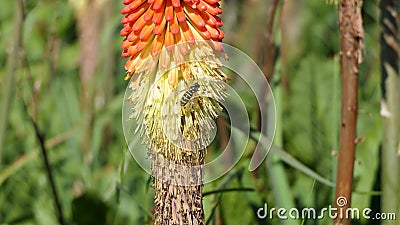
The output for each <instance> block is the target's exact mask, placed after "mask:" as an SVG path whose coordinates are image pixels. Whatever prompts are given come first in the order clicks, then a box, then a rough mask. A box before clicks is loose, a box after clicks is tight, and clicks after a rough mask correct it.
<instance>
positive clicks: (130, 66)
mask: <svg viewBox="0 0 400 225" xmlns="http://www.w3.org/2000/svg"><path fill="white" fill-rule="evenodd" d="M218 1H219V0H184V1H180V0H124V4H125V5H126V6H125V7H124V8H123V9H122V10H121V13H122V14H125V16H124V18H123V19H122V24H123V25H124V27H123V29H122V30H121V35H122V36H125V39H124V41H123V42H122V48H123V49H124V50H123V52H122V56H124V57H127V58H128V61H127V63H126V65H125V69H126V70H127V76H126V78H125V79H126V80H127V79H130V84H129V88H131V89H132V95H131V96H130V97H129V99H128V101H129V102H130V103H131V104H132V111H133V113H132V116H131V117H132V118H135V119H136V120H137V122H138V125H139V126H138V130H137V131H139V134H140V135H141V136H142V137H143V140H144V142H145V143H146V144H147V146H148V154H149V158H150V160H151V171H152V177H153V186H154V188H155V199H154V204H155V213H154V214H155V215H154V216H155V218H154V219H155V224H157V225H161V224H204V211H203V203H202V198H203V195H202V188H203V177H204V171H203V165H204V156H205V149H206V147H207V146H208V144H209V143H210V142H211V140H212V138H213V132H212V131H213V130H214V129H215V127H214V123H213V120H214V119H216V117H217V116H218V111H220V110H222V108H221V106H220V105H219V103H218V102H220V101H223V100H224V98H225V97H226V96H227V93H226V90H225V85H224V83H225V82H226V80H227V79H228V78H227V76H226V75H225V74H224V73H223V72H222V71H221V70H220V68H221V66H222V64H221V61H220V60H219V58H220V57H221V56H223V52H222V44H221V40H222V38H223V37H224V33H223V32H222V31H221V30H220V29H219V28H220V27H221V26H222V21H221V19H220V18H219V17H218V16H217V15H218V14H220V13H221V12H222V10H221V9H220V8H219V3H218Z"/></svg>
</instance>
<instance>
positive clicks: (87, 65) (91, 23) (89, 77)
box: [71, 0, 101, 167]
mask: <svg viewBox="0 0 400 225" xmlns="http://www.w3.org/2000/svg"><path fill="white" fill-rule="evenodd" d="M71 2H72V3H73V4H76V7H77V12H76V14H77V23H78V35H79V44H80V46H81V48H80V53H79V57H80V61H79V62H80V65H79V77H80V82H81V99H80V100H81V108H82V115H83V120H84V122H83V123H84V126H83V135H82V144H81V148H82V154H83V156H84V159H85V163H87V165H88V166H89V167H90V165H91V163H92V158H93V156H92V154H93V153H92V151H91V150H92V146H91V145H92V144H91V143H92V136H93V127H94V120H95V118H94V117H95V112H94V92H95V86H96V85H95V81H97V80H96V79H94V75H95V73H96V68H97V62H98V55H99V54H98V51H99V34H100V18H101V17H100V15H101V14H100V9H101V5H100V3H99V1H96V0H93V1H89V0H85V1H83V3H82V4H79V3H77V2H80V1H71Z"/></svg>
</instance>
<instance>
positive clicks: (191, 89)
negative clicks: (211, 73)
mask: <svg viewBox="0 0 400 225" xmlns="http://www.w3.org/2000/svg"><path fill="white" fill-rule="evenodd" d="M199 88H200V84H199V83H195V84H193V85H192V86H190V87H189V90H187V91H186V92H185V93H184V94H183V96H182V98H181V102H180V103H181V106H185V105H186V104H188V102H189V101H190V99H191V98H192V97H193V95H194V94H195V93H196V92H197V91H198V90H199Z"/></svg>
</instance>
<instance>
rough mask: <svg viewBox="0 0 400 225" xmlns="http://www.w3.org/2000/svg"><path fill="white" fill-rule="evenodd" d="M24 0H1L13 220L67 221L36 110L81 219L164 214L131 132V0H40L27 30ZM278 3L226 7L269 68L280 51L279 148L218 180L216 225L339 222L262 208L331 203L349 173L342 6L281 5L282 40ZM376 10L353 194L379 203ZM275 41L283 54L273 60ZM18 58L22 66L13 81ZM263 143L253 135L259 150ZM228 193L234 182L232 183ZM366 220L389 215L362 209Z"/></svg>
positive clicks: (1, 71)
mask: <svg viewBox="0 0 400 225" xmlns="http://www.w3.org/2000/svg"><path fill="white" fill-rule="evenodd" d="M17 2H18V1H17V0H1V4H0V5H1V7H0V46H1V49H3V51H0V89H1V93H2V95H1V100H2V103H4V102H5V101H6V98H7V99H8V100H9V101H10V104H9V107H8V110H5V111H6V112H7V111H8V113H7V114H2V118H0V123H3V124H5V125H6V127H5V134H4V136H3V140H2V142H1V143H0V144H1V145H2V148H1V151H0V224H10V225H14V224H15V225H17V224H20V225H22V224H24V225H28V224H42V225H48V224H49V225H53V224H57V223H58V222H57V213H56V207H55V205H54V199H53V195H52V192H51V188H50V184H49V181H48V179H47V175H46V170H45V166H44V163H43V157H42V155H41V151H40V147H39V144H38V141H37V138H36V135H35V131H34V129H33V126H32V123H31V121H30V119H29V118H30V117H32V118H33V119H34V120H35V121H37V124H38V126H39V129H40V130H41V131H42V133H43V134H44V137H45V140H46V145H47V148H48V154H49V159H50V165H51V169H52V172H53V175H54V178H55V183H56V188H57V191H58V194H59V196H60V202H61V206H62V211H63V213H64V216H65V218H66V221H67V223H68V224H76V225H89V224H93V225H95V224H96V225H101V224H135V225H136V224H150V223H151V211H152V208H153V206H152V201H153V193H152V188H151V185H150V184H151V182H150V176H149V175H148V174H147V173H146V172H144V170H142V169H141V168H140V166H139V165H137V163H136V162H135V161H134V160H133V159H132V157H131V155H130V153H129V151H128V148H127V145H126V142H125V138H124V134H123V130H122V122H121V120H122V119H121V113H122V105H123V101H124V92H125V88H126V86H127V84H128V82H126V81H124V80H123V78H124V75H125V71H124V63H125V60H126V59H123V58H121V57H120V52H121V48H120V43H121V41H122V38H121V37H120V36H119V30H120V29H121V27H122V26H121V25H120V20H121V18H122V16H121V15H120V14H119V10H120V9H121V8H122V1H119V0H93V1H83V0H69V1H68V0H26V1H25V6H24V11H25V15H24V19H23V21H22V22H21V23H20V25H21V26H18V22H16V21H17V18H18V16H17V15H18V14H17V13H16V8H17V6H16V4H17ZM271 2H272V1H265V0H249V1H244V0H224V1H222V3H221V5H222V8H223V10H224V13H223V14H222V16H221V17H222V19H223V21H224V26H223V30H224V31H225V39H224V42H226V43H228V44H231V45H233V46H235V47H237V48H239V49H241V50H242V51H244V52H245V53H247V54H248V55H249V56H250V57H251V58H252V59H253V60H254V61H255V62H256V63H257V64H259V65H260V67H261V68H263V67H264V68H265V64H266V61H268V60H270V61H272V64H273V68H274V69H273V70H272V73H271V74H270V76H271V77H272V79H271V88H272V90H273V93H274V95H275V101H276V105H277V114H276V115H277V131H276V136H275V140H274V141H275V146H276V147H275V148H276V151H273V152H271V153H270V155H269V157H268V159H267V160H266V161H265V162H264V164H263V165H262V166H261V167H260V168H259V169H258V170H257V173H251V172H249V171H248V170H247V168H248V165H249V161H250V158H249V157H243V159H242V160H241V161H240V162H239V163H238V164H237V165H236V166H235V167H234V168H233V170H232V171H230V172H229V173H228V174H226V175H225V176H224V177H222V178H220V179H218V180H216V181H214V182H212V183H209V184H206V185H205V188H204V189H205V197H204V201H205V203H204V208H205V212H206V218H207V221H208V223H209V224H215V225H223V224H224V225H225V224H228V225H236V224H241V225H245V224H248V225H252V224H329V223H331V220H330V219H329V218H328V217H326V218H325V219H321V220H317V221H313V220H304V221H303V220H283V221H282V220H278V219H276V218H275V219H272V220H269V219H268V220H267V219H264V220H260V219H257V214H256V212H257V209H258V208H260V207H263V206H264V203H268V207H287V208H289V207H296V208H299V209H302V208H304V207H315V208H316V209H317V210H319V209H321V208H324V207H328V205H330V204H333V202H334V187H333V186H332V183H331V182H334V179H335V177H336V175H335V173H336V167H335V165H336V158H337V156H336V152H337V150H338V136H339V125H340V122H339V121H340V68H339V55H338V52H339V47H340V46H339V45H340V40H339V33H338V22H337V8H336V6H335V5H332V4H328V3H326V2H325V1H323V0H317V1H296V0H285V1H281V2H280V4H279V5H278V8H277V10H276V14H275V17H272V18H274V23H273V29H272V30H270V31H271V32H270V33H271V34H272V36H271V38H272V40H273V42H272V43H273V46H272V48H271V46H268V45H266V44H265V43H266V36H267V34H268V27H269V25H268V21H271V18H270V15H271V14H270V13H268V12H270V11H269V9H270V7H271V4H272V3H271ZM87 5H88V6H87ZM363 19H364V28H365V37H364V40H365V46H366V48H365V52H364V62H363V63H362V64H361V71H360V91H359V94H360V104H359V106H360V112H359V124H358V135H359V137H363V138H365V141H363V142H362V143H360V144H359V145H358V147H357V156H356V165H355V172H354V181H355V183H354V187H353V189H354V194H353V201H352V204H353V207H358V208H361V209H362V208H365V207H370V208H372V209H373V210H374V212H375V211H376V212H379V210H380V207H381V206H380V190H381V184H380V180H379V171H380V161H379V151H380V145H381V143H382V135H381V133H382V131H381V130H382V129H381V117H380V114H379V107H380V106H379V102H380V98H381V94H380V93H381V91H380V62H379V51H380V48H379V23H378V19H379V13H378V3H377V1H373V0H371V1H364V6H363ZM19 32H21V35H22V41H21V49H20V51H18V52H17V57H14V59H13V57H11V55H12V54H11V52H12V49H13V45H12V43H13V40H17V39H18V35H17V34H18V33H19ZM272 50H274V51H275V57H274V60H271V59H270V58H268V57H270V51H272ZM12 60H14V64H15V67H16V70H15V73H14V74H13V76H12V77H11V78H10V76H9V74H10V65H12ZM232 82H235V81H232ZM9 84H11V85H9ZM7 88H11V90H10V93H12V94H11V95H10V96H7V95H5V94H3V93H5V92H6V89H7ZM240 93H241V96H244V98H245V100H246V98H248V100H246V101H245V102H246V106H247V107H248V109H249V111H250V112H256V110H254V109H257V107H258V105H257V103H256V102H255V101H254V96H253V94H252V93H251V91H250V90H247V89H245V88H242V89H240ZM24 102H25V104H26V106H27V107H26V108H25V107H24ZM2 105H3V106H4V104H2ZM2 110H3V111H4V109H2ZM4 115H6V116H4ZM250 119H251V123H252V124H256V119H257V114H256V113H252V114H250ZM222 124H223V122H222ZM220 128H222V129H223V128H224V126H223V125H220ZM235 141H246V140H235ZM223 142H224V137H223V136H218V138H217V140H216V141H215V142H214V144H213V145H212V146H211V147H210V148H209V150H208V157H209V158H210V159H211V158H213V157H215V156H216V155H218V154H219V153H220V152H221V148H222V147H223V146H224V143H223ZM253 145H254V142H253V141H251V142H250V144H249V145H248V147H249V150H248V151H250V150H251V148H252V147H253ZM143 149H144V148H143V147H141V148H140V150H143ZM138 150H139V149H138ZM282 150H284V151H282ZM133 151H134V149H133ZM249 154H250V153H249ZM289 155H291V156H293V158H291V157H290V156H289ZM221 166H223V165H221ZM395 174H398V173H395ZM324 179H325V180H324ZM321 181H322V182H321ZM323 181H330V182H323ZM243 188H249V189H243ZM224 189H233V191H229V192H221V191H219V190H224ZM234 190H236V191H234ZM249 190H252V191H249ZM393 210H395V209H393ZM398 215H399V214H398ZM354 224H380V222H379V221H376V220H375V221H373V220H365V219H360V220H356V221H354Z"/></svg>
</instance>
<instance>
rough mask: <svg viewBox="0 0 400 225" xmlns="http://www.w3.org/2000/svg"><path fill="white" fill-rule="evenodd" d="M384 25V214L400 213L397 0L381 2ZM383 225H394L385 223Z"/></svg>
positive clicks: (382, 43)
mask: <svg viewBox="0 0 400 225" xmlns="http://www.w3.org/2000/svg"><path fill="white" fill-rule="evenodd" d="M379 7H380V10H381V17H380V26H381V40H380V42H381V73H382V85H381V88H382V100H381V115H382V116H383V135H382V136H383V139H382V157H381V160H382V161H381V165H382V171H381V174H382V178H381V179H382V180H381V182H382V183H381V187H382V197H381V210H382V212H398V211H399V210H400V188H399V186H400V126H399V124H400V93H399V89H400V79H399V45H398V43H399V38H398V25H399V24H398V22H399V17H398V12H399V3H398V1H396V0H381V1H380V5H379ZM382 224H393V223H392V221H389V220H387V221H383V223H382Z"/></svg>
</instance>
